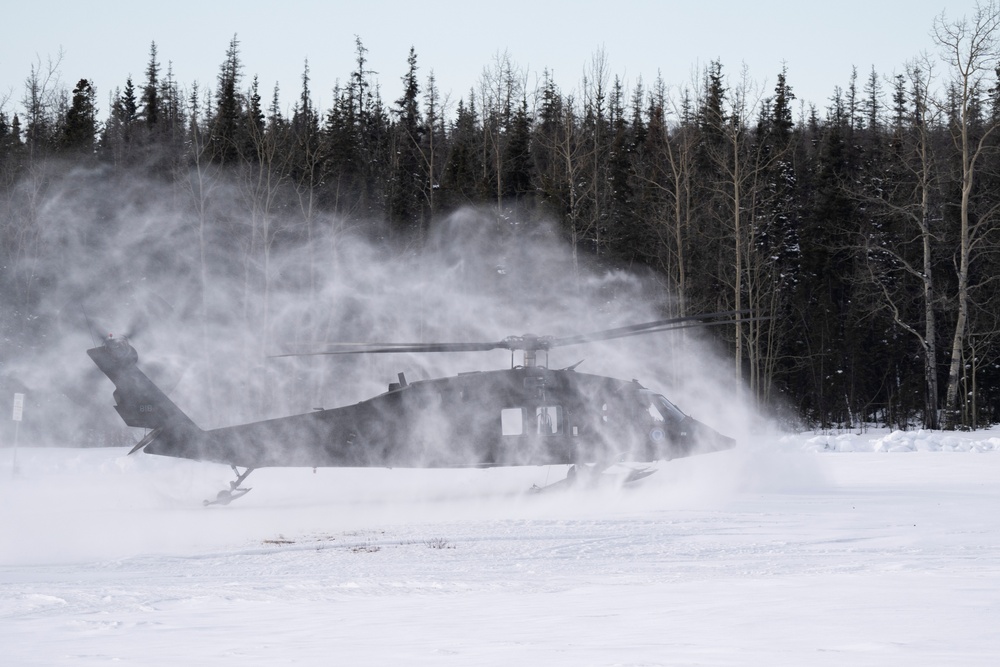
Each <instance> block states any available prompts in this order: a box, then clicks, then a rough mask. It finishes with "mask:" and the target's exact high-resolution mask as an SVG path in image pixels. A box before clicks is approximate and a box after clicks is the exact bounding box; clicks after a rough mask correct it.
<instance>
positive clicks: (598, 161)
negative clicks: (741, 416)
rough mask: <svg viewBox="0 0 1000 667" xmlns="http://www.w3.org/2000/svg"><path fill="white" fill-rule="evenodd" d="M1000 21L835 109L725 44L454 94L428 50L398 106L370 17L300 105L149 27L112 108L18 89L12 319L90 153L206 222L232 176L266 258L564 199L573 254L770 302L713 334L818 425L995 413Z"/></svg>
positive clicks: (14, 331)
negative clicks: (679, 75) (365, 40)
mask: <svg viewBox="0 0 1000 667" xmlns="http://www.w3.org/2000/svg"><path fill="white" fill-rule="evenodd" d="M998 17H1000V15H998V12H997V8H996V6H995V5H994V4H993V3H990V4H988V5H982V6H978V7H977V12H976V13H975V14H974V15H973V16H972V17H971V18H969V19H963V20H961V21H957V22H949V21H946V20H945V19H944V17H942V18H941V19H940V20H939V21H937V22H936V24H935V26H934V35H935V41H936V44H937V47H938V52H936V53H935V54H934V55H933V56H924V57H922V58H919V59H916V60H911V61H909V62H907V63H906V64H905V66H902V70H903V71H902V72H901V73H896V74H894V75H892V76H889V77H886V76H884V75H883V74H881V73H878V72H875V71H871V72H870V73H867V74H863V75H861V76H859V75H858V73H857V71H856V70H855V71H854V72H853V73H850V78H849V82H848V84H847V85H846V86H845V87H843V88H841V87H834V88H833V90H832V93H831V97H830V99H829V101H828V105H827V106H826V107H825V108H816V107H815V106H811V105H803V104H798V103H797V101H796V99H795V95H794V86H793V85H792V83H791V82H789V81H788V79H787V71H781V72H779V73H777V75H776V83H775V84H774V85H773V87H772V86H768V88H767V89H766V90H762V87H761V86H760V85H759V84H758V83H757V82H756V81H755V80H754V79H752V78H751V77H750V75H749V73H746V72H743V73H737V74H736V75H732V74H730V73H728V72H726V71H725V70H724V67H723V65H722V63H720V62H712V63H710V64H709V65H708V66H707V67H706V68H705V69H704V70H703V72H702V73H701V75H700V76H699V78H698V80H697V81H695V82H694V83H691V84H689V85H687V86H681V87H675V86H668V85H667V83H666V82H663V81H659V80H658V81H654V82H650V83H649V84H648V85H647V84H646V83H643V82H639V83H634V84H632V85H631V86H630V87H628V88H627V87H626V86H625V84H624V83H623V82H622V80H621V79H620V78H619V77H617V76H615V75H613V74H612V73H611V72H610V71H609V70H608V66H607V64H606V61H605V59H604V57H603V55H602V54H600V53H598V54H597V55H595V57H594V59H593V62H592V63H591V65H590V67H589V69H588V71H587V75H586V76H585V77H584V79H583V81H582V82H581V83H580V84H579V85H577V86H575V87H574V88H573V90H572V92H567V91H566V90H564V89H563V88H561V87H560V85H559V84H558V83H557V82H556V81H555V80H554V79H553V78H552V77H551V76H549V75H548V74H543V75H542V77H541V80H540V82H539V83H538V84H537V85H533V86H531V87H529V86H528V83H527V77H526V75H525V73H524V72H523V71H522V70H520V69H519V68H518V66H517V65H516V64H515V63H514V62H513V61H512V59H511V58H510V57H509V56H508V55H506V54H502V55H501V54H498V56H497V57H496V58H495V60H494V62H492V63H490V64H489V65H488V66H486V67H485V68H484V70H483V74H482V76H481V78H480V80H479V81H477V82H475V83H474V85H472V86H471V88H470V91H469V93H468V94H467V95H465V96H463V97H462V98H461V99H457V100H449V101H446V100H445V99H443V98H442V95H441V94H440V92H439V90H438V88H437V85H436V83H435V81H434V78H433V75H430V76H427V77H425V78H422V77H421V76H420V74H419V72H420V68H419V67H418V60H417V55H416V53H415V52H414V51H413V50H411V52H410V57H409V60H408V62H407V63H405V64H401V68H400V70H401V71H402V72H403V74H402V77H401V78H402V82H403V92H402V95H401V97H400V98H399V99H397V100H392V101H388V100H384V99H382V97H381V93H380V86H379V84H378V81H377V80H376V79H375V76H374V75H373V74H372V73H371V72H370V71H369V70H368V65H367V61H366V53H367V52H366V50H365V48H364V46H363V44H362V42H361V40H360V39H359V40H358V41H357V43H356V60H355V62H354V63H353V69H352V71H351V72H350V74H349V75H348V76H347V77H346V78H345V79H344V81H343V83H342V84H340V85H338V87H337V88H335V89H334V91H333V98H332V99H333V101H332V104H331V105H330V107H329V108H327V109H319V108H317V106H316V103H315V102H314V97H313V91H312V90H311V88H310V85H311V81H310V77H309V69H308V64H307V65H306V67H305V69H304V71H303V73H302V76H301V88H300V90H299V92H298V93H297V95H296V97H295V101H294V103H292V104H291V105H290V108H288V107H284V106H283V103H282V101H281V100H280V98H279V93H278V90H277V88H275V90H274V91H273V92H272V93H265V92H264V91H262V90H260V87H259V85H258V81H257V79H256V78H251V77H247V76H246V75H245V73H244V72H243V63H242V61H241V54H240V50H239V42H238V40H237V39H236V38H234V39H233V40H232V42H231V43H230V44H229V46H228V49H227V51H226V54H225V57H224V60H223V62H222V64H221V67H220V69H219V73H218V78H217V81H216V82H215V86H214V88H212V89H211V90H209V89H206V88H202V87H200V86H198V85H191V86H190V87H189V88H186V89H185V88H182V86H181V85H180V84H179V82H177V81H175V80H174V79H173V76H172V74H171V73H170V71H169V69H167V71H164V67H163V64H162V61H161V59H160V56H159V54H158V53H157V50H156V46H155V44H153V46H152V47H151V49H150V53H149V58H148V62H147V65H146V67H145V75H144V77H143V78H142V79H141V80H139V81H132V80H131V79H129V80H128V81H126V82H124V83H123V84H122V85H121V87H119V88H116V89H115V90H114V91H113V93H112V94H111V95H110V104H109V105H108V106H109V108H108V109H107V110H106V113H103V114H101V113H99V110H98V107H99V103H98V94H97V90H96V87H95V83H94V82H93V81H91V80H89V79H80V80H79V81H78V83H77V84H76V85H75V86H74V88H73V89H72V91H66V90H64V89H62V88H60V87H58V86H57V85H54V84H53V81H55V75H56V73H57V72H56V67H55V66H53V65H51V64H50V65H49V67H45V66H43V65H42V64H39V66H38V67H36V68H33V69H32V71H31V73H30V75H29V76H28V78H27V80H26V83H25V87H24V90H23V97H22V98H21V100H20V103H19V104H15V103H14V102H13V101H11V100H8V101H7V104H6V105H5V106H3V107H0V207H2V208H0V211H2V213H0V215H2V220H0V224H2V229H0V233H2V237H0V241H2V243H0V254H2V255H0V289H2V297H0V298H2V300H3V303H4V305H3V307H4V311H5V313H6V315H5V316H4V319H5V322H4V324H3V327H4V336H5V337H6V339H7V340H8V341H17V340H19V339H21V338H24V337H26V336H29V335H33V334H34V333H37V332H34V331H33V330H32V326H33V325H32V324H31V323H32V321H33V320H34V317H33V316H34V311H35V309H36V308H37V307H38V304H39V303H41V301H42V297H43V295H44V290H45V289H46V282H45V281H44V280H42V279H40V278H39V277H38V276H37V275H35V274H34V273H33V271H32V270H31V269H30V266H31V261H30V260H31V259H32V258H37V257H39V256H43V255H46V254H53V253H58V252H59V250H58V248H54V247H48V246H47V245H46V243H47V242H46V238H48V237H46V236H45V235H43V234H41V233H39V232H38V230H37V229H36V226H37V224H38V223H37V220H38V216H39V211H38V206H39V201H40V196H41V195H42V194H43V193H44V191H45V188H46V184H47V183H49V182H50V181H52V180H53V179H58V178H59V177H60V174H62V175H65V174H66V173H68V172H70V171H71V170H73V169H77V168H80V167H81V166H86V167H99V168H101V169H103V170H104V171H103V172H102V173H103V174H104V178H106V179H109V180H111V181H113V180H114V179H117V178H123V177H124V176H125V175H130V176H134V175H135V174H143V175H145V176H147V177H149V178H151V179H155V180H156V181H158V182H161V183H163V184H165V185H167V186H173V187H175V188H176V190H177V192H178V193H180V194H179V195H178V201H180V202H182V205H183V206H186V207H187V208H188V209H189V210H190V215H191V216H192V218H197V219H199V220H200V224H207V225H212V224H222V223H221V221H220V220H217V219H215V218H213V215H216V214H214V213H212V212H211V210H210V209H209V208H206V205H205V203H206V201H208V200H209V199H210V198H211V197H212V196H213V195H212V193H211V192H210V189H211V188H210V187H209V185H210V183H211V182H213V179H218V178H221V176H222V175H225V177H226V178H229V179H232V180H233V182H235V183H238V184H239V192H240V193H241V197H240V202H239V206H241V207H242V208H241V209H240V210H241V211H242V215H244V216H246V217H247V218H248V219H253V220H254V224H253V225H251V226H249V227H247V229H249V230H250V231H247V232H246V234H247V235H248V236H247V238H246V239H244V242H241V243H238V244H237V243H234V244H233V245H232V247H231V248H229V249H228V250H227V249H226V248H217V249H215V251H214V252H213V253H212V255H211V256H213V257H215V256H218V254H219V253H224V252H227V251H230V252H234V253H235V252H240V253H244V254H257V255H260V256H264V255H266V253H268V252H270V251H271V250H272V249H273V248H274V247H275V246H276V245H281V244H287V243H299V242H307V241H308V239H309V238H311V236H312V235H317V234H318V233H319V227H320V226H322V225H327V224H330V222H329V221H330V220H333V219H336V220H338V221H340V223H338V224H345V225H346V226H347V227H350V228H351V229H353V230H355V231H356V232H357V233H363V234H366V235H367V236H369V237H370V238H371V239H373V240H375V241H377V242H379V243H384V244H385V245H386V246H387V247H392V248H396V249H401V248H412V247H419V246H420V244H421V243H422V242H423V240H424V238H425V234H426V233H427V231H428V227H429V225H430V224H431V221H432V220H434V219H436V218H438V217H440V216H442V215H445V214H447V213H448V212H449V211H453V210H456V209H457V208H460V207H463V206H468V205H472V206H478V207H484V208H486V209H488V210H489V211H491V214H492V215H495V219H496V225H497V228H498V229H499V230H500V233H501V234H502V235H503V237H504V238H505V239H506V240H507V241H506V242H509V243H517V242H518V239H519V238H520V237H521V235H522V234H526V233H527V232H526V230H527V229H529V228H530V227H531V225H532V224H533V222H535V221H553V222H554V224H555V225H556V227H557V228H558V230H559V232H560V234H561V235H562V236H563V237H564V239H565V241H566V243H568V245H569V247H570V248H571V249H572V253H573V257H574V260H578V261H580V262H585V263H587V264H588V265H591V266H592V265H594V264H595V263H596V264H598V265H600V266H606V267H627V268H631V269H639V270H643V271H647V272H649V273H650V274H651V275H653V276H655V277H656V280H658V281H659V282H660V284H662V285H663V286H664V288H666V289H668V290H669V291H670V293H672V294H673V295H675V298H673V299H671V300H670V301H669V303H666V304H665V305H664V311H663V315H664V316H665V317H666V316H672V315H678V316H679V315H686V314H694V313H701V312H714V311H725V310H736V311H745V312H746V313H749V314H752V315H753V316H754V317H753V318H751V317H749V316H746V315H743V316H740V319H739V321H738V322H737V324H736V326H735V327H732V328H731V329H730V330H729V331H728V332H723V331H721V330H720V332H719V335H720V336H723V337H726V336H728V340H727V341H726V343H727V344H728V346H729V348H728V349H729V350H730V354H731V356H732V362H733V368H734V369H735V374H736V376H737V379H738V381H739V382H741V383H743V384H744V386H746V387H747V388H748V392H749V393H750V394H751V395H752V396H753V397H754V398H755V400H756V401H757V402H758V403H759V404H760V405H761V406H763V407H765V408H767V407H775V406H777V405H785V406H791V407H792V408H793V409H794V411H795V412H796V413H797V414H798V416H799V417H800V418H801V419H802V420H803V421H804V422H806V423H808V424H811V425H816V426H831V425H858V424H863V423H881V424H888V425H893V426H900V427H907V426H913V425H922V426H926V427H944V426H948V427H959V428H960V427H972V428H975V427H977V426H981V425H985V424H988V423H995V422H997V421H1000V281H998V280H997V278H998V277H1000V254H998V252H997V251H998V249H1000V237H998V234H1000V224H998V218H997V215H998V205H1000V197H998V185H1000V132H998V131H997V127H998V125H1000V86H998V85H997V79H998V75H1000V61H998V52H997V43H996V39H997V34H998V29H1000V28H998V26H1000V23H998ZM199 216H200V218H199ZM289 219H293V220H295V221H296V224H294V225H289V224H288V220H289ZM279 220H280V222H279ZM237 248H238V249H237ZM203 255H204V252H203ZM264 263H266V262H264V261H262V262H259V263H257V264H255V266H260V265H262V264H264ZM265 280H266V278H265Z"/></svg>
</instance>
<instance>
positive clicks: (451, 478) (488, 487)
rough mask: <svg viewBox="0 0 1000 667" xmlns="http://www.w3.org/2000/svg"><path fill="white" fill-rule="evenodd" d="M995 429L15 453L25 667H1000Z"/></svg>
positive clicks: (7, 459)
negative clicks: (239, 475) (595, 464)
mask: <svg viewBox="0 0 1000 667" xmlns="http://www.w3.org/2000/svg"><path fill="white" fill-rule="evenodd" d="M997 450H1000V432H996V431H994V432H990V431H985V432H979V433H973V434H961V433H950V434H943V433H928V432H911V433H899V432H896V433H891V432H888V431H873V432H871V433H866V434H862V435H857V434H851V433H846V434H845V433H832V434H812V433H810V434H799V435H784V436H774V437H769V438H764V437H755V438H750V439H745V442H743V443H741V446H740V447H739V448H738V449H736V450H733V451H730V452H723V453H719V454H712V455H708V456H702V457H693V458H690V459H683V460H678V461H673V462H670V463H661V464H659V465H658V468H659V470H658V472H657V474H655V475H653V476H651V477H649V478H648V479H645V480H643V481H642V482H640V483H639V484H638V485H637V486H636V488H628V489H617V488H613V487H609V488H599V489H596V490H589V491H584V490H577V489H574V490H569V491H563V492H558V493H551V494H542V495H530V494H526V493H524V491H525V490H526V489H527V488H529V487H530V486H531V485H532V484H540V485H541V484H545V483H546V482H549V483H551V482H554V481H556V480H558V479H560V478H561V477H562V476H564V474H565V469H564V468H561V467H552V468H540V467H534V468H514V469H493V470H383V469H373V470H355V469H339V470H337V469H320V470H317V471H316V472H313V471H312V470H311V469H283V470H282V469H279V470H274V469H267V470H260V471H256V472H254V474H253V475H252V476H251V477H250V478H249V479H248V480H247V484H246V485H247V486H251V487H254V490H253V492H252V493H250V494H248V495H247V496H246V497H245V498H242V499H240V500H239V501H237V502H236V503H234V504H233V505H231V506H228V507H207V508H206V507H203V506H202V505H201V501H202V499H203V498H210V497H214V494H215V491H217V490H219V489H221V488H223V487H225V486H226V484H227V482H228V479H229V477H230V474H231V473H230V471H229V469H228V468H227V467H225V466H218V465H212V464H198V463H194V462H190V461H177V460H172V459H165V458H161V457H155V456H144V455H136V456H132V457H126V456H125V451H127V450H120V449H99V450H79V449H32V448H24V447H22V448H21V449H20V450H19V451H18V455H17V462H18V466H17V467H18V471H17V474H16V475H11V455H12V452H11V451H10V450H9V449H4V450H0V646H2V647H3V648H2V656H3V657H0V664H3V665H53V664H59V665H98V664H106V663H109V662H116V661H121V662H125V663H128V664H142V665H177V664H182V663H183V662H185V661H186V662H189V663H192V664H199V665H200V664H237V663H240V664H244V665H257V664H334V663H336V664H359V665H384V664H406V665H480V664H482V665H509V664H546V665H806V664H808V665H845V664H850V665H890V664H906V665H944V664H947V665H993V664H996V660H997V657H996V656H997V655H1000V512H998V510H1000V484H998V480H1000V452H998V451H997Z"/></svg>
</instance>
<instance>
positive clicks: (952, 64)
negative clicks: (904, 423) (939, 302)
mask: <svg viewBox="0 0 1000 667" xmlns="http://www.w3.org/2000/svg"><path fill="white" fill-rule="evenodd" d="M998 29H1000V9H998V7H997V4H996V3H995V2H994V1H993V0H990V2H988V3H985V4H982V3H977V4H976V8H975V12H974V13H973V16H972V18H971V19H967V18H962V19H960V20H956V21H949V20H947V19H946V17H945V14H944V13H943V12H942V14H941V15H940V16H939V17H938V18H937V19H936V20H935V21H934V32H933V36H934V41H935V43H936V44H937V46H938V48H939V49H940V51H941V56H942V58H943V60H944V62H945V63H946V64H947V66H948V67H949V68H950V70H951V75H952V77H953V81H952V85H953V90H954V119H953V121H952V123H951V135H952V141H953V142H954V145H955V148H956V150H957V152H958V154H959V164H960V174H961V190H960V192H961V194H960V201H959V205H958V209H959V246H958V262H957V264H958V266H957V273H956V281H957V282H956V310H957V312H956V317H955V331H954V334H953V335H952V342H951V360H950V365H949V368H948V384H947V388H946V391H945V408H946V409H947V411H948V425H949V426H955V420H956V419H957V415H958V390H959V384H960V382H961V376H962V353H963V350H964V348H965V345H966V341H967V336H968V334H969V332H968V328H967V327H968V319H969V305H970V294H969V288H970V283H969V275H970V268H971V265H972V263H973V262H974V261H975V256H976V251H977V250H978V248H979V246H980V245H981V244H982V243H983V241H984V239H985V235H986V232H987V231H988V228H989V225H990V224H991V223H992V222H993V218H994V215H995V212H996V207H995V206H994V207H992V208H991V209H990V210H989V211H983V212H982V213H981V214H980V215H978V216H977V217H976V219H975V220H973V219H972V215H971V211H970V206H971V202H972V196H973V192H974V189H975V185H976V177H977V175H978V173H979V167H980V165H979V162H980V160H981V159H982V158H983V156H984V154H985V153H986V152H987V151H988V150H990V147H989V143H988V142H987V140H988V139H989V137H990V135H992V134H993V132H994V131H995V130H996V128H997V124H996V121H995V119H990V120H989V121H986V122H985V123H984V124H983V126H982V128H981V129H979V130H978V132H975V133H974V125H975V124H976V123H977V122H978V121H979V120H980V119H979V118H977V112H976V109H975V102H976V98H977V95H978V94H979V93H980V92H981V91H983V90H984V89H985V88H987V87H988V86H989V81H988V77H990V76H991V75H992V74H993V73H994V72H995V71H996V67H997V62H998V59H997V31H998Z"/></svg>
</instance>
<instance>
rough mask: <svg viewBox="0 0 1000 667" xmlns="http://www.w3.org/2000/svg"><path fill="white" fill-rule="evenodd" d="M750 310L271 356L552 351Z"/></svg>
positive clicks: (714, 321) (725, 320)
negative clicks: (563, 332)
mask: <svg viewBox="0 0 1000 667" xmlns="http://www.w3.org/2000/svg"><path fill="white" fill-rule="evenodd" d="M750 312H751V311H750V310H728V311H724V312H718V313H707V314H703V315H688V316H685V317H671V318H668V319H665V320H655V321H653V322H643V323H641V324H632V325H629V326H625V327H617V328H615V329H605V330H603V331H592V332H590V333H586V334H577V335H574V336H562V337H560V338H554V337H551V336H534V335H531V334H525V335H523V336H509V337H507V338H505V339H503V340H500V341H491V342H484V343H327V344H326V345H325V349H323V350H313V351H309V352H286V353H284V354H273V355H270V356H271V357H306V356H316V355H323V354H401V353H407V352H410V353H421V352H487V351H489V350H523V351H538V350H548V349H550V348H553V347H562V346H565V345H579V344H581V343H592V342H597V341H603V340H612V339H615V338H625V337H627V336H639V335H642V334H649V333H657V332H660V331H670V330H672V329H685V328H688V327H696V326H710V325H718V324H729V323H731V322H734V321H735V318H736V317H737V316H740V315H747V314H749V313H750ZM741 319H742V320H743V321H751V320H758V319H767V318H757V317H743V318H741Z"/></svg>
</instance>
